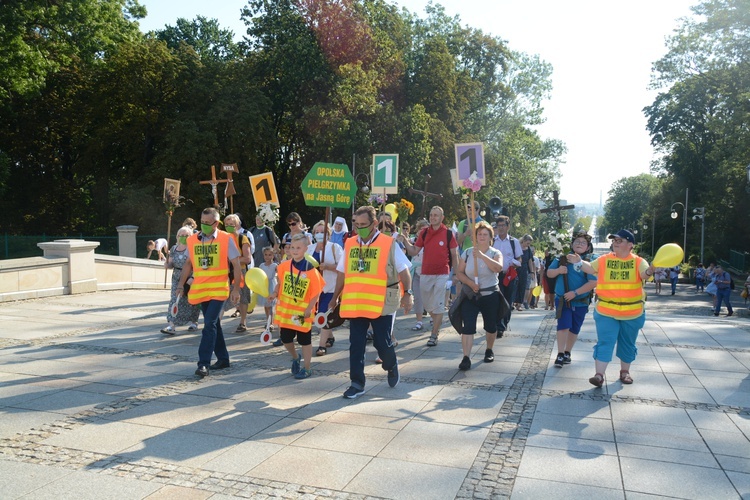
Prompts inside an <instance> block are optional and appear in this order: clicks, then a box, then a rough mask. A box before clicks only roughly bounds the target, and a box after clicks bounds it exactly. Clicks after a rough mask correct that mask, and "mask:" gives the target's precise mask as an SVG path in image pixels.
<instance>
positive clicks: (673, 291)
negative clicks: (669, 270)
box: [669, 276, 680, 295]
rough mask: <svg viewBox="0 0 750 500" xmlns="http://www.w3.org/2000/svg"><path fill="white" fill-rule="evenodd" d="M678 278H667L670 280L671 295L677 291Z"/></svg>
mask: <svg viewBox="0 0 750 500" xmlns="http://www.w3.org/2000/svg"><path fill="white" fill-rule="evenodd" d="M679 278H680V277H679V276H676V277H674V278H669V281H671V282H672V295H674V294H675V292H676V291H677V280H678V279H679Z"/></svg>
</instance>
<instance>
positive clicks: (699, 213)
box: [693, 207, 706, 262]
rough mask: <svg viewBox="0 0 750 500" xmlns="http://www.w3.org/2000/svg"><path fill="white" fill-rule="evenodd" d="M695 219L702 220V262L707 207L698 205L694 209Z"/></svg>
mask: <svg viewBox="0 0 750 500" xmlns="http://www.w3.org/2000/svg"><path fill="white" fill-rule="evenodd" d="M693 213H694V214H695V215H693V220H697V219H700V220H701V262H703V235H704V234H705V229H706V207H698V208H694V209H693Z"/></svg>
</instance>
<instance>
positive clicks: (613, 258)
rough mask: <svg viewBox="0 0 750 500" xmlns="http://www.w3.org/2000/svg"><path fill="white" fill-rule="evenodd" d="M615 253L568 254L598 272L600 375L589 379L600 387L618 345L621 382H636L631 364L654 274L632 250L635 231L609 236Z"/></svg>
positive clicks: (571, 260)
mask: <svg viewBox="0 0 750 500" xmlns="http://www.w3.org/2000/svg"><path fill="white" fill-rule="evenodd" d="M609 239H611V240H612V252H610V253H608V254H607V255H604V256H602V257H599V258H598V259H596V260H594V261H592V262H590V263H589V262H585V261H583V259H582V258H581V256H580V255H578V254H570V255H568V262H569V263H571V264H578V263H579V262H580V263H581V264H580V265H581V266H582V269H583V271H584V272H585V273H587V274H594V275H596V278H597V280H596V294H597V303H596V309H595V310H594V322H595V323H596V337H597V341H596V345H595V346H594V361H595V364H596V374H595V375H594V376H593V377H591V378H590V379H589V382H590V383H591V384H592V385H595V386H596V387H601V386H602V385H603V384H604V373H605V372H606V370H607V365H608V364H609V362H610V361H612V352H613V351H614V349H615V344H617V353H616V354H617V357H618V358H620V382H622V383H623V384H632V383H633V378H632V377H631V376H630V364H631V363H632V362H633V361H634V360H635V357H636V354H637V353H638V350H637V349H636V347H635V341H636V338H637V337H638V331H639V330H640V329H641V328H643V324H644V323H645V321H646V315H645V313H644V309H643V281H644V280H646V279H648V278H649V277H650V276H653V275H654V266H649V264H648V262H646V261H645V260H644V259H642V258H640V257H638V256H637V255H635V254H633V253H632V250H633V246H634V245H635V237H633V233H631V232H630V231H628V230H626V229H621V230H620V231H618V232H617V234H611V235H609Z"/></svg>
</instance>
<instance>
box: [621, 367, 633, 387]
mask: <svg viewBox="0 0 750 500" xmlns="http://www.w3.org/2000/svg"><path fill="white" fill-rule="evenodd" d="M620 382H622V383H623V384H632V383H633V377H631V376H630V372H629V371H627V370H620Z"/></svg>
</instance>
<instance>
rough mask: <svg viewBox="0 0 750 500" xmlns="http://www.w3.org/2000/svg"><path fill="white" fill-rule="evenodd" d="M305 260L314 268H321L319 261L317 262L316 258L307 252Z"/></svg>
mask: <svg viewBox="0 0 750 500" xmlns="http://www.w3.org/2000/svg"><path fill="white" fill-rule="evenodd" d="M305 260H306V261H307V262H309V263H310V265H311V266H313V267H314V268H315V269H317V268H318V266H320V262H318V261H317V260H315V257H313V256H312V255H310V254H309V253H307V252H305Z"/></svg>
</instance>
